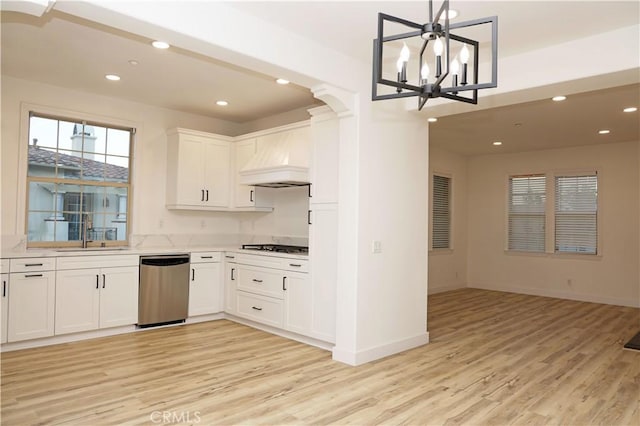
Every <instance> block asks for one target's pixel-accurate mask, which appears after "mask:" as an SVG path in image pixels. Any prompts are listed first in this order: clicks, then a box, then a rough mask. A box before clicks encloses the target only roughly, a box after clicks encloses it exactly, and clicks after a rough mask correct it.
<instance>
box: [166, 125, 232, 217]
mask: <svg viewBox="0 0 640 426" xmlns="http://www.w3.org/2000/svg"><path fill="white" fill-rule="evenodd" d="M230 141H231V139H230V138H226V137H224V136H219V135H213V134H209V133H204V132H196V131H193V130H186V129H173V130H170V131H169V132H168V133H167V208H170V209H190V210H216V209H220V208H222V209H227V208H228V207H229V202H230V198H229V194H230V178H231V167H230V160H231V142H230Z"/></svg>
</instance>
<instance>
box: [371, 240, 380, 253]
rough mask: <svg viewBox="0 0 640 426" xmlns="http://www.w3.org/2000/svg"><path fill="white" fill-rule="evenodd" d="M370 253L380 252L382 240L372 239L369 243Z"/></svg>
mask: <svg viewBox="0 0 640 426" xmlns="http://www.w3.org/2000/svg"><path fill="white" fill-rule="evenodd" d="M371 253H382V241H378V240H373V243H372V244H371Z"/></svg>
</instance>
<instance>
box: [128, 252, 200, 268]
mask: <svg viewBox="0 0 640 426" xmlns="http://www.w3.org/2000/svg"><path fill="white" fill-rule="evenodd" d="M185 263H189V255H188V254H185V255H178V256H174V255H171V256H140V264H141V265H149V266H175V265H184V264H185Z"/></svg>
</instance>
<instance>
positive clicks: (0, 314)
mask: <svg viewBox="0 0 640 426" xmlns="http://www.w3.org/2000/svg"><path fill="white" fill-rule="evenodd" d="M0 281H2V282H1V283H0V284H2V288H1V289H0V291H2V308H1V309H2V311H0V323H1V324H0V326H1V327H2V333H0V337H1V339H0V343H7V323H8V320H9V274H0Z"/></svg>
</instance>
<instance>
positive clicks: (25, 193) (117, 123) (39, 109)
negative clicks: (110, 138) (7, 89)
mask: <svg viewBox="0 0 640 426" xmlns="http://www.w3.org/2000/svg"><path fill="white" fill-rule="evenodd" d="M20 115H21V126H20V137H19V140H20V163H19V182H18V197H17V203H16V210H17V212H16V213H17V216H16V217H17V218H18V221H17V223H16V226H17V229H22V231H23V232H24V234H23V235H24V245H25V246H26V248H81V247H82V241H28V226H29V220H28V215H29V206H28V204H29V187H30V184H31V183H32V182H44V183H51V184H56V183H57V184H60V183H66V184H73V185H78V186H81V185H88V186H92V187H103V188H104V187H110V188H118V187H120V188H125V189H126V190H127V207H126V218H125V220H126V230H127V232H126V235H125V236H124V238H123V239H120V240H96V241H91V242H88V243H87V247H122V246H128V245H129V242H130V241H129V237H130V235H131V234H132V226H133V216H132V211H133V186H134V183H133V182H134V167H133V164H134V157H135V147H136V143H135V140H136V138H137V136H138V135H137V133H138V132H137V126H136V123H133V122H129V121H125V120H119V119H114V118H112V117H102V116H95V115H91V114H86V113H81V112H77V111H71V110H64V109H61V108H53V107H46V106H41V105H33V104H28V103H23V104H22V108H21V114H20ZM32 116H37V117H42V118H48V119H53V120H63V121H67V122H76V123H83V124H85V125H93V126H101V127H107V128H110V129H116V130H124V131H128V132H130V136H129V155H128V181H127V182H126V183H125V182H111V181H96V180H83V179H82V180H81V179H77V180H76V179H64V178H62V179H61V178H59V177H34V176H29V141H30V139H29V137H30V136H29V133H30V120H31V117H32Z"/></svg>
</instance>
